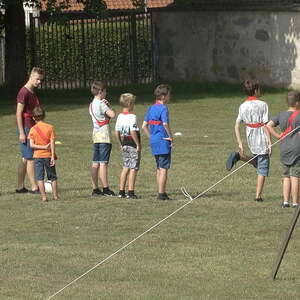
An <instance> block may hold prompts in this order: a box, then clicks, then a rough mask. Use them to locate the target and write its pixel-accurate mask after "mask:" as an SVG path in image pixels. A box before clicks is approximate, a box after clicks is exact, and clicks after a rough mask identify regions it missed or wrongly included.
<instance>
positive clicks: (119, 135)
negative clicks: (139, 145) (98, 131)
mask: <svg viewBox="0 0 300 300" xmlns="http://www.w3.org/2000/svg"><path fill="white" fill-rule="evenodd" d="M115 135H116V137H117V139H118V141H119V143H120V146H121V148H122V139H121V134H120V131H118V130H116V131H115Z"/></svg>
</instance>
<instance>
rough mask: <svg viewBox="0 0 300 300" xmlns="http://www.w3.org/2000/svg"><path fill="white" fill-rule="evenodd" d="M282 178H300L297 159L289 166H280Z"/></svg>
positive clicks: (299, 166)
mask: <svg viewBox="0 0 300 300" xmlns="http://www.w3.org/2000/svg"><path fill="white" fill-rule="evenodd" d="M282 167H283V173H282V177H290V176H292V177H300V158H298V159H297V160H296V161H295V162H294V163H293V164H292V165H291V166H287V165H282Z"/></svg>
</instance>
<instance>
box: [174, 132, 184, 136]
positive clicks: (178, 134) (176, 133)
mask: <svg viewBox="0 0 300 300" xmlns="http://www.w3.org/2000/svg"><path fill="white" fill-rule="evenodd" d="M174 135H176V136H180V135H182V133H181V132H175V133H174Z"/></svg>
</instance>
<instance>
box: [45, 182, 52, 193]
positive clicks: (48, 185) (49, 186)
mask: <svg viewBox="0 0 300 300" xmlns="http://www.w3.org/2000/svg"><path fill="white" fill-rule="evenodd" d="M44 185H45V192H46V193H52V184H51V181H50V180H47V181H45V183H44Z"/></svg>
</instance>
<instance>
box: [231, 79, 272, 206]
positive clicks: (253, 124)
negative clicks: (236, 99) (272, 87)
mask: <svg viewBox="0 0 300 300" xmlns="http://www.w3.org/2000/svg"><path fill="white" fill-rule="evenodd" d="M244 91H245V93H246V95H247V96H248V97H247V99H246V100H245V101H244V102H243V103H242V104H241V105H240V107H239V114H238V117H237V119H236V123H235V135H236V139H237V143H238V148H239V152H232V153H230V155H229V158H228V159H227V162H226V168H227V170H231V168H232V167H233V166H234V165H235V164H236V162H237V161H239V160H242V161H249V163H250V164H252V165H253V166H254V167H256V172H257V184H256V195H255V201H256V202H262V201H263V199H262V191H263V187H264V183H265V178H266V177H267V176H268V174H269V164H270V155H271V139H270V134H269V131H268V130H267V128H266V124H267V122H268V121H269V115H268V104H267V103H266V102H264V101H262V100H260V99H259V97H260V86H259V82H258V80H246V81H245V82H244ZM241 123H244V124H245V126H246V138H247V143H248V146H249V149H250V151H251V152H252V154H253V155H254V156H255V159H253V156H252V157H251V156H248V155H246V154H245V151H244V146H243V142H242V137H241V134H240V124H241Z"/></svg>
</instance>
